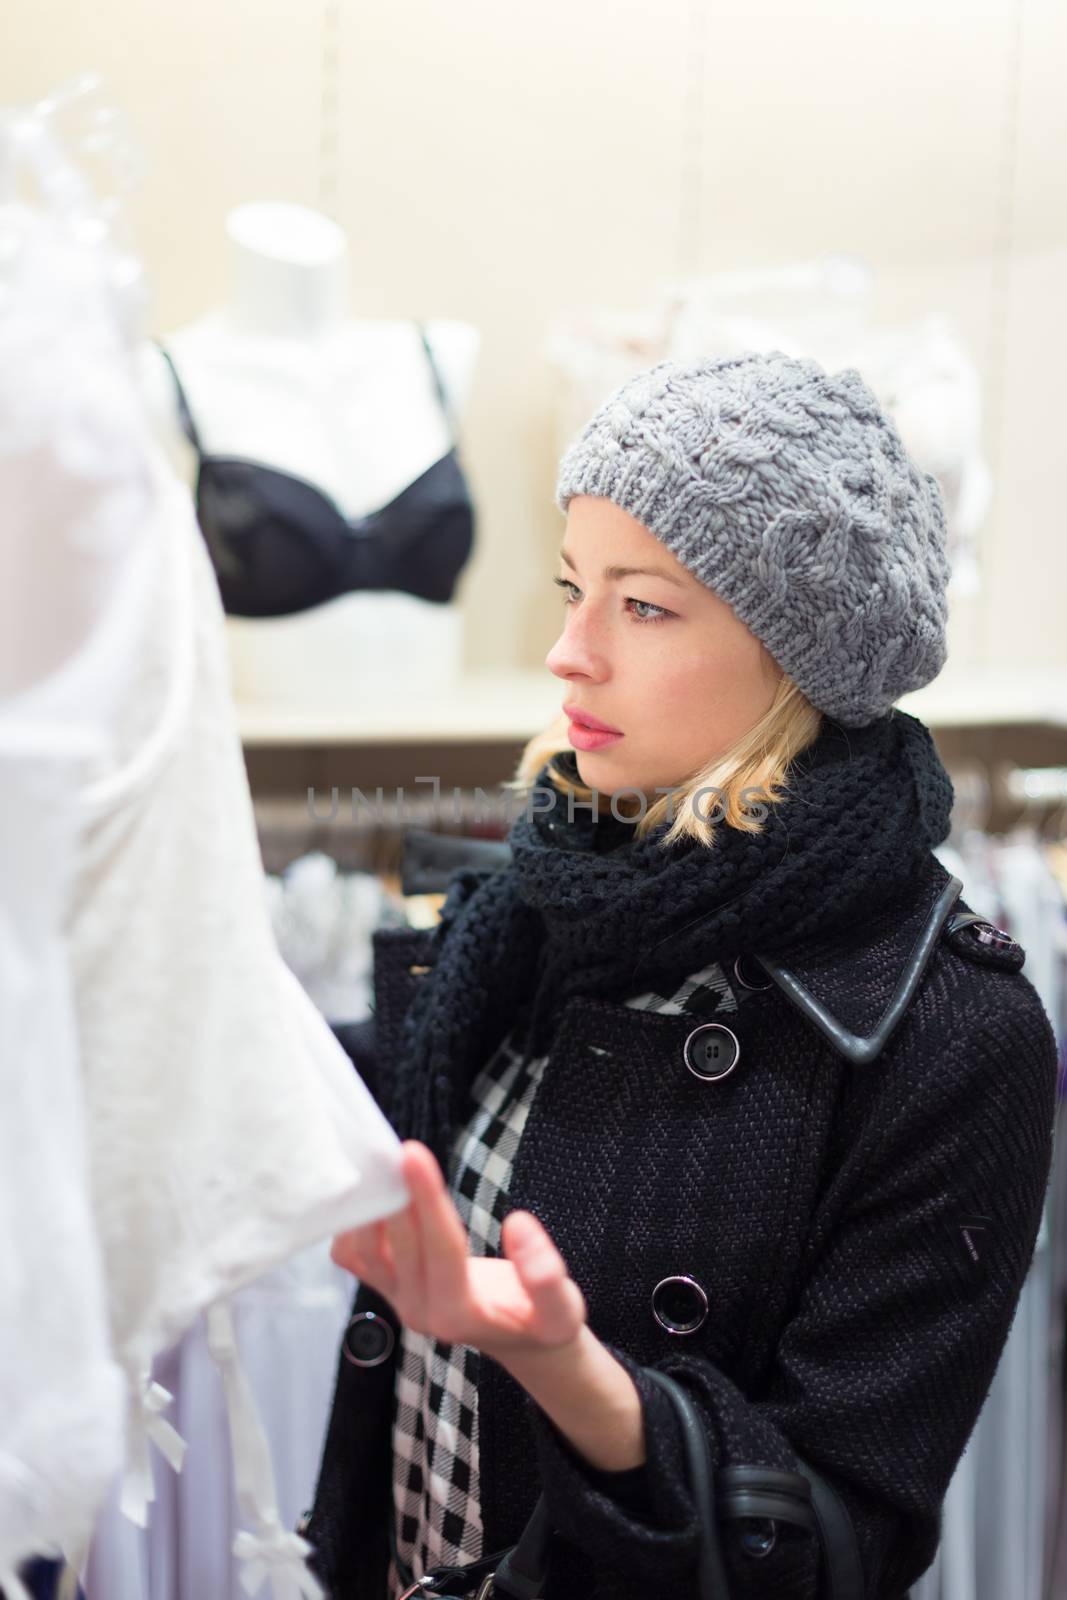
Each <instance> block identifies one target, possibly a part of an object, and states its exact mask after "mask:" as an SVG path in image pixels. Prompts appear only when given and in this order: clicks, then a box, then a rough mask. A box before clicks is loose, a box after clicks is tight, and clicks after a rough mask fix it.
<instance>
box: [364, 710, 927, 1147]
mask: <svg viewBox="0 0 1067 1600" xmlns="http://www.w3.org/2000/svg"><path fill="white" fill-rule="evenodd" d="M550 765H554V767H555V769H556V770H557V771H561V772H564V773H568V774H569V775H570V776H571V777H576V775H577V767H576V764H575V758H574V756H573V755H572V754H571V753H570V752H565V753H564V754H563V755H562V756H556V757H555V758H553V762H552V763H546V764H545V766H543V767H542V769H541V772H540V774H539V776H538V778H537V780H536V789H537V790H540V791H542V792H545V793H547V792H548V791H549V790H550V789H551V785H550V782H549V778H548V770H549V766H550ZM787 788H788V794H787V797H786V798H785V799H784V800H782V801H781V802H780V803H778V804H776V805H771V806H769V807H768V817H767V821H766V822H765V823H764V825H763V827H762V829H761V831H760V832H758V833H755V834H749V833H744V832H742V831H740V830H739V829H736V828H732V827H729V826H727V825H726V824H725V823H720V824H719V825H718V826H717V828H716V830H715V838H714V842H713V844H712V845H711V847H710V848H709V847H707V846H705V845H702V844H700V843H699V842H698V841H694V840H685V841H683V842H682V843H680V844H675V845H672V846H670V847H669V848H666V849H665V848H664V846H663V844H662V842H661V840H662V837H663V835H664V834H665V833H666V831H667V828H668V826H669V824H668V823H666V822H665V823H663V824H661V825H660V827H659V828H657V829H654V830H652V831H651V832H650V833H649V834H647V835H646V836H645V837H644V838H643V839H638V838H637V837H636V836H635V831H634V824H633V823H630V822H620V821H618V820H617V819H615V818H614V817H612V816H610V814H609V815H606V816H604V817H600V818H595V817H593V816H592V815H591V813H590V812H589V811H588V810H587V809H584V808H582V807H580V806H577V805H575V806H574V807H573V809H572V815H571V817H570V818H569V817H568V811H567V805H566V800H565V798H564V797H563V796H560V797H559V799H558V801H557V803H556V804H555V806H554V808H553V809H552V810H550V811H549V810H542V809H540V807H541V806H542V805H543V804H544V802H543V801H538V804H537V805H531V806H528V807H527V808H526V809H525V810H524V811H523V813H522V814H521V815H520V816H519V817H518V819H517V820H516V821H515V823H514V824H513V825H512V827H511V830H510V832H509V834H508V843H509V845H510V847H511V860H510V862H509V863H508V864H507V865H506V866H504V867H502V868H496V869H487V868H472V869H467V868H463V869H460V871H459V872H458V873H456V874H454V875H453V878H452V879H451V880H450V886H449V892H448V895H447V896H446V899H445V902H444V905H443V907H442V911H441V917H440V921H439V923H438V925H437V928H436V931H435V934H434V939H435V941H437V942H438V944H439V947H440V948H439V954H438V956H437V959H436V962H435V964H434V966H433V968H432V970H431V971H430V972H429V973H428V974H426V975H425V976H424V977H422V978H421V979H420V980H419V988H418V989H417V990H416V993H415V999H414V1002H413V1004H412V1005H411V1007H410V1008H409V1011H408V1014H407V1017H406V1019H405V1029H404V1042H403V1046H402V1051H401V1057H402V1059H401V1060H400V1061H398V1062H396V1063H394V1064H393V1065H394V1071H395V1076H394V1079H393V1084H394V1100H393V1106H392V1113H393V1120H394V1122H395V1124H396V1126H397V1127H398V1129H399V1130H400V1132H401V1133H402V1134H403V1135H404V1136H405V1137H413V1138H418V1139H422V1140H423V1141H424V1142H425V1143H427V1144H429V1145H430V1147H431V1149H433V1150H434V1151H435V1153H436V1154H437V1156H438V1159H439V1160H440V1161H441V1162H442V1164H444V1163H445V1161H446V1159H447V1152H448V1148H449V1144H450V1141H451V1135H452V1129H453V1127H454V1126H455V1124H456V1119H457V1117H460V1116H461V1115H462V1114H463V1111H464V1107H465V1102H466V1096H467V1090H468V1087H469V1084H470V1082H471V1079H472V1077H473V1076H474V1074H475V1073H476V1072H477V1071H478V1070H479V1069H480V1067H481V1066H482V1065H484V1063H485V1060H486V1059H487V1056H488V1053H489V1052H490V1051H491V1050H492V1049H493V1048H495V1046H496V1045H497V1044H498V1043H499V1041H500V1038H501V1037H502V1035H503V1032H504V1031H505V1030H506V1029H508V1028H510V1029H511V1030H512V1035H513V1040H514V1041H515V1042H517V1043H519V1044H520V1046H521V1047H522V1048H523V1049H525V1050H526V1051H527V1052H531V1053H539V1052H541V1051H542V1050H546V1049H548V1048H549V1047H550V1043H551V1036H552V1029H553V1026H554V1024H555V1022H556V1021H557V1019H558V1016H559V1013H560V1010H561V1008H562V1005H563V1003H564V1001H566V1000H567V999H568V997H569V996H571V995H576V994H582V995H590V996H593V995H596V996H602V997H604V998H616V999H623V998H625V997H626V996H627V995H632V994H636V993H639V992H643V991H644V990H645V989H651V988H658V987H660V986H661V985H663V984H672V983H673V984H675V985H676V984H678V983H680V982H681V981H682V980H683V979H684V978H685V977H686V976H687V975H688V974H689V973H691V972H694V971H696V970H698V969H699V968H700V967H703V966H705V965H707V964H708V963H709V962H711V961H713V960H718V961H721V962H723V963H724V964H725V963H726V962H728V961H732V960H733V958H734V957H735V956H737V955H740V954H743V953H759V952H760V951H765V952H766V953H767V954H768V955H774V956H784V955H786V954H787V953H788V952H789V951H790V949H792V948H794V947H795V946H796V945H797V944H799V943H801V942H803V941H804V940H806V939H808V938H810V937H812V936H815V935H819V936H821V935H823V934H827V933H830V932H833V931H836V930H839V929H841V928H844V927H847V926H848V925H849V924H850V923H853V922H858V921H860V920H862V918H863V916H864V915H865V914H869V912H870V909H871V906H872V903H875V904H878V905H882V904H885V903H886V902H887V901H891V900H893V899H894V898H895V897H896V896H897V895H899V894H901V893H903V892H904V891H905V889H906V888H907V885H908V882H909V880H910V879H911V878H913V876H914V874H915V872H916V869H917V868H918V866H919V865H920V863H921V862H922V860H923V859H924V858H925V856H926V855H927V854H928V852H929V850H930V849H931V848H932V847H933V846H934V845H936V844H939V843H941V841H942V840H943V839H944V838H946V836H947V834H948V829H949V817H950V812H951V807H952V799H953V791H952V784H951V780H950V779H949V776H948V773H947V772H946V771H945V768H944V766H943V765H942V763H941V760H940V757H939V756H938V753H937V750H936V748H935V746H934V743H933V740H932V738H931V737H930V734H929V732H928V730H927V728H926V727H925V726H924V724H923V723H921V722H919V721H918V720H917V719H916V718H915V717H911V716H908V715H907V714H906V713H904V712H902V711H899V710H893V711H890V712H888V713H887V714H886V715H885V716H884V717H882V718H880V719H878V720H877V721H876V722H874V723H871V724H870V725H868V726H867V727H865V728H858V729H857V728H843V727H841V726H840V725H839V724H837V723H835V722H832V721H831V720H830V719H828V718H824V720H823V725H822V728H821V730H820V733H819V735H818V737H817V739H816V740H815V742H814V743H813V744H812V745H810V746H809V747H808V749H807V750H805V751H803V752H802V753H801V754H800V755H799V756H797V757H796V758H795V759H794V761H793V762H792V763H791V765H790V768H789V771H788V773H787ZM446 934H447V938H446Z"/></svg>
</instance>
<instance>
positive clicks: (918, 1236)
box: [530, 976, 1057, 1600]
mask: <svg viewBox="0 0 1067 1600" xmlns="http://www.w3.org/2000/svg"><path fill="white" fill-rule="evenodd" d="M1009 985H1010V988H1009ZM949 1040H950V1042H949V1044H948V1045H947V1046H946V1047H945V1048H943V1049H941V1050H940V1051H939V1052H938V1055H937V1059H935V1060H932V1061H928V1062H925V1063H924V1064H923V1066H922V1069H921V1072H920V1073H919V1074H918V1078H919V1081H918V1083H917V1085H916V1087H915V1089H914V1091H913V1092H912V1093H911V1094H909V1095H907V1096H904V1097H903V1104H902V1107H901V1109H899V1110H898V1111H897V1112H896V1113H895V1115H894V1117H893V1119H892V1121H891V1122H890V1124H889V1125H888V1126H887V1127H886V1128H885V1129H884V1131H882V1132H881V1133H879V1134H878V1135H877V1136H876V1138H875V1142H874V1144H873V1149H872V1148H871V1147H870V1146H868V1152H869V1153H867V1154H865V1155H864V1157H863V1160H862V1163H858V1164H857V1166H856V1170H855V1171H854V1172H853V1173H852V1175H851V1178H850V1181H849V1183H848V1185H847V1186H846V1190H845V1195H844V1198H838V1199H837V1200H835V1202H834V1204H835V1206H836V1210H835V1212H834V1215H833V1220H832V1222H826V1221H825V1220H823V1221H822V1222H820V1218H821V1217H822V1215H823V1214H822V1213H820V1214H819V1215H818V1216H817V1218H816V1223H815V1227H814V1229H813V1233H812V1239H811V1243H810V1252H811V1253H810V1258H809V1265H808V1267H807V1269H806V1271H805V1273H804V1275H803V1280H802V1284H801V1287H800V1290H799V1292H798V1294H797V1296H796V1298H795V1301H794V1307H793V1310H792V1314H791V1316H790V1317H789V1319H788V1321H787V1323H786V1324H785V1326H784V1328H783V1331H782V1333H781V1335H780V1337H779V1340H778V1344H777V1347H776V1351H775V1357H774V1360H773V1362H772V1363H771V1365H770V1368H769V1371H768V1372H767V1373H766V1375H765V1377H764V1379H763V1381H762V1382H761V1384H760V1386H759V1392H758V1394H757V1395H755V1396H754V1397H753V1398H751V1399H749V1398H746V1396H745V1395H744V1394H743V1393H742V1392H741V1391H740V1389H739V1388H738V1387H737V1386H736V1384H734V1383H733V1382H732V1381H731V1380H730V1378H729V1377H727V1376H726V1374H725V1373H723V1372H722V1371H721V1370H719V1369H718V1368H717V1367H716V1366H714V1365H713V1364H712V1363H711V1362H710V1361H708V1360H706V1359H704V1358H701V1357H700V1356H699V1355H691V1354H686V1353H683V1352H681V1351H679V1352H677V1353H675V1352H671V1353H670V1355H668V1356H666V1357H664V1359H663V1360H661V1361H658V1362H657V1363H656V1365H657V1366H658V1367H660V1368H661V1369H662V1370H663V1371H664V1372H667V1373H670V1374H671V1375H672V1376H674V1377H676V1378H678V1379H679V1380H680V1381H681V1382H683V1383H684V1384H685V1385H686V1386H687V1388H688V1390H689V1392H690V1394H691V1396H692V1397H693V1398H694V1399H695V1400H696V1402H697V1404H698V1406H699V1409H700V1411H701V1413H702V1415H703V1418H704V1421H705V1423H706V1427H707V1431H708V1435H709V1440H710V1444H711V1448H712V1458H713V1462H714V1464H715V1466H716V1468H719V1467H725V1466H736V1465H747V1464H752V1465H758V1466H767V1467H774V1468H781V1469H784V1470H786V1471H795V1470H797V1456H798V1455H799V1456H800V1457H801V1458H802V1460H803V1461H804V1462H806V1463H808V1464H810V1465H811V1466H812V1467H813V1468H814V1469H815V1470H816V1471H817V1472H819V1473H820V1474H821V1476H822V1477H824V1478H825V1479H826V1480H827V1482H828V1483H829V1484H830V1486H831V1487H832V1488H833V1489H835V1490H836V1491H837V1493H838V1495H839V1496H840V1498H841V1499H842V1501H843V1503H844V1505H845V1508H846V1510H847V1511H848V1513H849V1515H850V1518H851V1520H852V1523H853V1526H854V1528H855V1532H856V1538H857V1543H858V1547H859V1552H860V1557H861V1561H862V1566H863V1572H864V1579H865V1582H864V1594H865V1597H866V1600H899V1597H900V1596H902V1595H903V1594H904V1593H905V1592H906V1590H907V1588H908V1586H909V1585H910V1584H911V1583H913V1582H914V1581H915V1580H916V1579H917V1578H918V1577H919V1576H920V1575H921V1574H922V1573H923V1572H924V1571H925V1570H926V1569H927V1567H928V1566H929V1565H930V1563H931V1561H932V1560H933V1557H934V1555H935V1553H936V1549H937V1543H938V1538H939V1532H940V1514H941V1508H942V1504H943V1501H944V1497H945V1493H946V1491H947V1488H948V1485H949V1482H950V1480H951V1478H952V1475H953V1473H954V1471H955V1469H956V1466H957V1464H958V1462H959V1460H960V1457H961V1456H962V1454H963V1451H964V1448H965V1446H966V1444H967V1441H968V1438H969V1437H970V1435H971V1433H972V1431H973V1429H974V1426H975V1424H976V1422H977V1420H978V1416H979V1412H980V1411H981V1408H982V1405H983V1402H984V1400H985V1398H986V1395H987V1393H988V1391H989V1388H990V1386H991V1384H992V1381H993V1377H994V1375H995V1372H996V1368H997V1364H998V1362H999V1359H1000V1356H1001V1354H1002V1352H1003V1349H1004V1346H1005V1344H1006V1342H1007V1338H1008V1334H1009V1332H1010V1329H1011V1324H1012V1320H1013V1318H1014V1315H1015V1311H1016V1308H1017V1305H1018V1301H1019V1297H1020V1295H1021V1292H1022V1288H1023V1285H1024V1282H1025V1280H1026V1276H1027V1273H1028V1271H1029V1267H1030V1264H1031V1261H1032V1258H1033V1253H1034V1248H1035V1245H1036V1241H1037V1234H1038V1229H1039V1225H1040V1221H1041V1215H1042V1210H1043V1207H1044V1204H1045V1198H1046V1190H1047V1184H1048V1177H1049V1172H1050V1168H1051V1162H1052V1144H1053V1124H1054V1118H1055V1107H1056V1077H1057V1051H1056V1041H1055V1036H1054V1034H1053V1031H1052V1028H1051V1025H1050V1023H1049V1019H1048V1017H1047V1015H1046V1013H1045V1011H1044V1008H1043V1006H1042V1004H1041V1001H1040V999H1039V997H1038V995H1037V992H1036V991H1035V990H1034V989H1033V987H1032V985H1030V984H1029V983H1028V982H1024V983H1018V982H1017V980H1016V979H1015V978H1014V977H1013V976H1011V977H1004V978H1000V977H998V978H997V979H995V980H994V979H991V980H990V982H989V987H988V991H987V997H986V999H985V1000H984V1001H983V1003H982V1007H981V1008H980V1009H979V1010H978V1011H977V1012H975V1013H973V1014H971V1015H969V1016H968V1017H967V1018H966V1019H964V1020H962V1021H961V1022H960V1024H959V1025H958V1026H957V1027H956V1028H955V1030H954V1031H950V1033H949ZM831 1187H832V1189H833V1191H834V1193H835V1194H837V1192H838V1191H837V1186H836V1185H834V1186H831ZM828 1204H829V1201H828V1200H827V1199H825V1198H824V1202H823V1205H824V1207H825V1206H826V1205H828ZM612 1348H613V1354H615V1355H616V1357H617V1358H618V1359H619V1360H620V1361H621V1362H622V1364H623V1365H624V1366H625V1367H626V1369H627V1370H628V1371H629V1373H630V1375H631V1377H632V1378H633V1379H634V1382H635V1384H636V1386H637V1389H638V1393H639V1395H640V1397H641V1402H642V1411H643V1415H644V1422H645V1435H646V1448H647V1458H648V1483H649V1485H650V1491H651V1501H652V1504H651V1507H650V1509H649V1511H648V1513H647V1515H643V1516H640V1515H635V1514H634V1511H633V1509H632V1502H629V1504H628V1503H627V1502H626V1501H624V1500H621V1499H617V1498H615V1497H612V1496H611V1494H610V1493H609V1492H608V1491H607V1489H606V1487H605V1479H604V1476H603V1474H600V1475H595V1474H590V1473H588V1472H587V1470H586V1465H585V1463H584V1461H583V1460H582V1458H580V1457H579V1456H578V1455H577V1454H576V1453H575V1452H574V1451H573V1450H572V1449H571V1448H570V1447H569V1445H568V1444H567V1441H566V1440H565V1439H564V1437H563V1436H562V1435H561V1434H560V1433H559V1432H558V1430H557V1429H556V1428H555V1427H554V1425H553V1424H552V1423H551V1422H550V1421H549V1419H548V1418H547V1417H546V1416H545V1415H544V1413H543V1412H542V1411H541V1410H540V1408H538V1407H536V1406H535V1405H534V1404H533V1403H532V1402H530V1413H531V1420H532V1424H533V1428H534V1433H535V1437H536V1441H537V1449H538V1455H539V1461H540V1467H541V1472H542V1477H543V1482H544V1483H545V1485H546V1490H547V1496H548V1501H549V1509H550V1511H551V1514H552V1516H553V1518H554V1520H555V1524H556V1526H557V1528H558V1529H559V1531H560V1533H561V1534H562V1535H563V1536H564V1538H565V1539H567V1540H568V1541H573V1542H574V1543H576V1544H578V1545H579V1546H581V1547H582V1548H583V1549H584V1550H585V1551H586V1552H588V1554H589V1555H591V1557H592V1558H593V1560H594V1561H601V1562H604V1563H606V1564H607V1565H608V1566H614V1565H617V1564H618V1565H625V1567H626V1569H627V1570H628V1571H629V1572H630V1574H631V1575H632V1577H633V1579H634V1581H643V1582H646V1583H648V1584H649V1586H650V1588H649V1592H650V1593H655V1594H658V1593H660V1592H661V1588H660V1587H658V1586H663V1585H668V1586H669V1585H670V1584H676V1585H677V1586H678V1588H677V1592H690V1589H691V1588H692V1582H693V1562H694V1558H695V1552H696V1548H697V1538H698V1534H697V1521H696V1518H695V1514H694V1508H693V1505H692V1502H691V1500H690V1498H689V1495H688V1490H687V1486H686V1482H685V1476H684V1468H683V1461H684V1457H683V1455H682V1445H681V1438H680V1433H679V1430H678V1426H677V1424H676V1422H675V1418H674V1413H673V1410H672V1409H671V1404H670V1401H669V1399H668V1398H667V1397H666V1396H665V1395H663V1394H662V1393H661V1391H660V1390H659V1389H658V1388H657V1387H656V1386H655V1385H654V1384H653V1383H652V1382H651V1381H650V1380H649V1379H648V1377H647V1376H646V1375H645V1374H644V1371H643V1369H642V1368H641V1367H640V1366H639V1365H638V1364H637V1363H635V1362H634V1361H632V1360H631V1359H630V1357H629V1356H628V1355H627V1354H626V1353H625V1351H622V1350H618V1349H614V1347H612ZM722 1527H723V1533H724V1540H723V1543H724V1549H725V1554H726V1560H727V1564H728V1566H729V1568H730V1571H731V1574H732V1579H733V1581H732V1584H731V1595H732V1596H750V1597H752V1600H755V1597H756V1596H759V1597H760V1600H817V1597H818V1596H819V1592H820V1590H819V1553H818V1547H817V1542H816V1536H815V1535H814V1534H813V1533H811V1532H809V1531H807V1530H805V1529H804V1528H802V1527H798V1526H796V1525H793V1524H789V1523H786V1522H782V1521H777V1522H776V1523H774V1524H773V1526H771V1525H768V1524H766V1523H764V1524H763V1525H762V1527H759V1526H754V1525H753V1524H752V1523H751V1522H748V1521H743V1520H740V1519H736V1518H732V1519H727V1520H724V1521H723V1523H722ZM760 1533H762V1534H763V1537H762V1538H760V1537H759V1534H760ZM769 1534H771V1535H773V1538H770V1539H768V1535H769ZM768 1544H769V1546H770V1547H769V1548H767V1546H768ZM761 1552H765V1553H761ZM687 1583H688V1587H687ZM662 1592H663V1593H667V1592H668V1587H663V1588H662Z"/></svg>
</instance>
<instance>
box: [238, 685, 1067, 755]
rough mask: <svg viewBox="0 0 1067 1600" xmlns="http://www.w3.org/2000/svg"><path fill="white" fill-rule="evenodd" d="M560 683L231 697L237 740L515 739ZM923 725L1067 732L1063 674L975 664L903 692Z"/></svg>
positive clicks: (545, 713) (542, 724) (540, 715)
mask: <svg viewBox="0 0 1067 1600" xmlns="http://www.w3.org/2000/svg"><path fill="white" fill-rule="evenodd" d="M564 693H565V686H564V684H563V683H561V682H560V681H559V679H557V678H555V677H553V676H552V674H551V673H549V672H547V671H542V672H536V671H530V672H521V671H506V672H494V673H479V674H472V675H471V676H469V677H467V678H464V679H463V680H462V681H461V683H460V684H459V685H458V686H457V687H456V688H455V689H454V690H453V691H451V692H449V693H447V694H446V693H442V694H439V695H433V694H429V695H428V694H415V693H412V694H410V695H409V696H406V697H402V698H398V699H397V700H395V701H389V702H387V701H386V700H384V699H377V700H373V701H368V702H366V703H364V704H362V705H353V706H352V707H344V706H333V707H331V706H324V707H322V708H319V709H312V708H310V707H307V708H305V707H301V706H291V707H290V706H285V705H255V704H250V703H247V702H246V703H240V702H239V703H238V707H237V714H238V726H239V729H240V734H241V739H242V742H243V743H244V744H245V745H246V746H265V745H271V746H275V745H370V744H400V745H408V744H477V743H487V744H488V743H495V744H510V743H514V744H522V743H524V742H525V741H526V740H527V739H529V738H531V737H532V736H533V735H534V734H535V733H539V732H540V731H541V730H542V729H544V728H546V727H547V726H548V725H549V723H551V722H552V721H553V720H554V719H555V717H556V716H557V715H558V714H559V711H560V708H561V706H562V703H563V698H564ZM899 705H900V709H901V710H902V711H907V712H910V713H911V715H912V716H916V717H918V718H920V720H921V721H923V722H925V723H926V724H927V725H928V726H929V727H931V728H965V727H1002V726H1005V725H1011V724H1013V723H1017V724H1024V723H1034V724H1042V725H1045V726H1049V727H1060V728H1064V729H1065V730H1067V671H1063V670H1059V669H1057V668H1048V669H1041V668H1031V669H1027V670H1020V671H1012V670H1010V669H1006V668H999V667H997V668H984V669H981V670H978V669H975V670H973V671H969V672H966V673H964V672H963V671H960V672H958V673H957V674H954V675H953V676H952V677H951V678H950V677H948V676H947V675H945V674H942V676H941V678H938V679H935V680H934V682H933V683H931V684H928V685H927V686H926V688H925V689H919V690H917V691H916V692H915V693H914V694H909V695H904V696H903V697H902V698H901V700H900V701H899Z"/></svg>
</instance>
